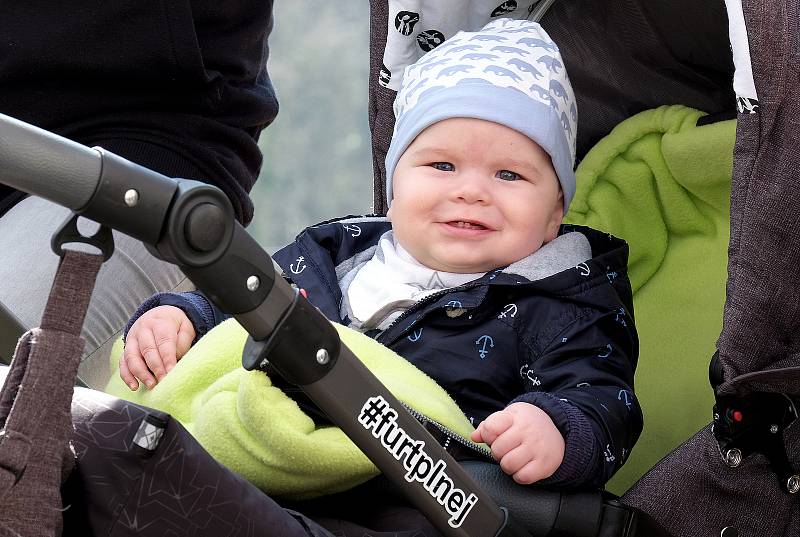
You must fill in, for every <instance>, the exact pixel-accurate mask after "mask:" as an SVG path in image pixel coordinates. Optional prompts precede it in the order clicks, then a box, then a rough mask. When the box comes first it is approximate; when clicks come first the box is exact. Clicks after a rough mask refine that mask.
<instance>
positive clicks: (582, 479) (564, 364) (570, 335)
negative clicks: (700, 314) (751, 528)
mask: <svg viewBox="0 0 800 537" xmlns="http://www.w3.org/2000/svg"><path fill="white" fill-rule="evenodd" d="M543 349H544V350H543V351H542V352H540V353H538V354H534V355H532V354H531V350H530V348H529V349H528V356H529V358H530V363H529V364H524V365H527V367H528V368H529V371H530V374H529V375H528V377H529V378H528V379H527V380H526V383H527V386H528V389H529V390H530V391H528V392H527V393H524V394H523V395H521V396H519V397H518V398H516V399H515V400H514V401H513V402H518V401H524V402H527V403H531V404H534V405H536V406H538V407H540V408H541V409H542V410H544V411H545V412H547V414H548V415H549V416H550V417H551V419H552V420H553V422H554V423H555V425H556V427H558V429H559V430H560V431H561V433H562V434H563V435H564V439H565V443H566V449H565V454H564V461H563V462H562V464H561V466H560V467H559V468H558V470H556V472H555V474H553V475H552V476H551V477H549V478H548V479H547V480H545V481H543V484H548V485H551V486H555V487H558V488H564V489H571V488H579V487H580V488H586V487H591V488H597V487H602V486H603V485H604V484H605V483H606V482H607V481H608V480H609V479H610V478H611V476H612V475H613V474H614V472H616V471H617V470H618V469H619V468H620V467H621V466H622V463H623V462H624V461H625V459H626V458H627V456H628V454H629V453H630V451H631V449H632V448H633V445H634V444H635V443H636V440H637V439H638V438H639V434H640V433H641V431H642V424H643V423H642V422H643V420H642V411H641V409H640V407H639V403H638V401H637V400H636V397H635V395H634V392H633V376H634V371H635V369H636V361H637V358H638V338H637V335H636V329H635V328H634V325H633V320H632V319H631V318H630V317H629V316H628V315H627V314H626V312H625V310H624V309H621V308H617V309H611V310H607V311H598V310H595V309H589V310H588V311H584V312H583V314H582V315H579V316H578V318H577V319H575V320H573V321H572V322H571V323H569V324H568V325H566V327H565V328H564V329H563V330H561V331H560V332H559V333H558V334H557V336H556V337H555V338H553V339H552V340H551V341H550V342H547V343H546V344H545V345H544V347H543ZM521 356H524V354H521ZM530 378H534V379H536V382H533V381H531V380H530Z"/></svg>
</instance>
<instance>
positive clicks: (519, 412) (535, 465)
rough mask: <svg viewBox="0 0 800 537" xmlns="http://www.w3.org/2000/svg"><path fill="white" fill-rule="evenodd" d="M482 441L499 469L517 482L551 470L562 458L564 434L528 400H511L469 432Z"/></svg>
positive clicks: (538, 477)
mask: <svg viewBox="0 0 800 537" xmlns="http://www.w3.org/2000/svg"><path fill="white" fill-rule="evenodd" d="M472 440H473V441H474V442H485V443H486V444H488V445H489V446H490V447H491V448H492V456H493V457H494V458H495V459H497V460H498V461H500V468H502V469H503V471H504V472H505V473H507V474H508V475H510V476H512V477H513V478H514V481H516V482H517V483H519V484H521V485H529V484H531V483H535V482H536V481H539V480H541V479H545V478H547V477H550V476H551V475H553V474H554V473H555V471H556V470H557V469H558V467H559V466H560V465H561V462H562V461H563V460H564V437H563V436H561V432H560V431H559V430H558V428H556V426H555V424H554V423H553V420H551V419H550V416H548V415H547V414H546V413H545V411H544V410H542V409H541V408H539V407H537V406H534V405H531V404H529V403H513V404H511V405H509V406H508V407H507V408H506V409H505V410H501V411H499V412H495V413H494V414H492V415H491V416H489V417H488V418H486V419H485V420H483V421H482V422H481V423H480V425H478V428H477V429H475V431H474V432H473V433H472Z"/></svg>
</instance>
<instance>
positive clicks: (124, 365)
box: [119, 334, 156, 390]
mask: <svg viewBox="0 0 800 537" xmlns="http://www.w3.org/2000/svg"><path fill="white" fill-rule="evenodd" d="M119 376H120V377H121V378H122V380H123V381H125V384H127V385H128V387H129V388H130V389H131V390H136V389H137V388H138V387H139V382H138V381H137V380H136V379H139V380H141V381H142V382H144V383H145V385H147V386H148V387H151V386H153V385H155V382H156V380H155V379H154V378H153V375H152V374H151V373H150V371H149V370H148V369H147V365H146V364H145V362H144V359H143V358H142V355H141V352H140V351H139V344H138V342H137V340H136V338H132V337H130V334H129V337H128V338H127V340H126V341H125V352H124V353H123V355H122V358H121V359H120V361H119Z"/></svg>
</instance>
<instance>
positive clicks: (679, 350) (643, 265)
mask: <svg viewBox="0 0 800 537" xmlns="http://www.w3.org/2000/svg"><path fill="white" fill-rule="evenodd" d="M589 113H591V112H589ZM701 115H703V114H702V113H701V112H698V111H696V110H692V109H689V108H685V107H682V106H665V107H661V108H658V109H655V110H649V111H646V112H642V113H640V114H638V115H636V116H634V117H632V118H630V119H628V120H627V121H624V122H623V123H621V124H620V125H619V126H618V127H617V128H616V129H614V131H613V132H611V134H609V135H608V136H607V137H606V138H604V139H603V140H601V141H600V142H599V143H598V144H597V145H596V146H595V147H594V148H593V149H592V150H591V151H590V152H589V153H588V154H587V155H586V157H585V158H584V160H583V161H582V162H581V163H580V166H579V167H578V169H577V172H576V173H577V178H578V189H577V193H576V195H575V198H574V200H573V201H572V205H571V207H570V211H569V214H568V215H567V220H568V221H570V222H572V223H576V224H584V225H588V226H592V227H594V228H597V229H601V230H603V231H607V232H609V233H612V234H614V235H616V236H618V237H621V238H623V239H625V240H626V241H628V244H629V245H630V263H629V269H630V278H631V283H632V286H633V290H634V307H635V315H636V317H635V319H636V326H637V328H638V331H639V339H640V353H639V366H638V369H637V372H636V393H637V396H638V397H639V399H640V402H641V404H642V408H643V411H644V418H645V425H644V432H643V434H642V437H641V439H640V440H639V442H638V444H637V445H636V447H635V448H634V450H633V453H632V454H631V456H630V459H629V460H628V462H627V464H626V465H625V466H624V467H623V468H622V469H621V470H620V471H619V473H618V474H617V475H616V476H615V477H614V479H613V480H612V481H611V483H610V484H609V488H610V489H611V490H612V491H614V492H616V493H621V492H623V491H625V490H626V489H627V488H628V487H629V486H630V485H631V484H632V483H633V482H634V481H635V480H636V479H637V478H638V477H640V476H641V475H642V473H643V472H645V471H646V470H647V469H649V468H650V467H652V466H653V465H654V464H655V463H656V462H658V461H659V460H660V459H661V458H662V457H663V456H664V455H666V454H667V453H668V452H669V451H671V450H672V449H673V448H674V447H676V446H677V445H678V444H680V443H681V442H683V441H684V440H685V439H687V438H688V437H689V436H690V435H692V434H693V433H694V432H696V431H697V430H698V429H700V428H701V427H702V426H704V425H706V424H707V423H708V422H709V421H710V419H711V407H712V404H713V394H712V392H711V388H710V387H709V384H708V362H709V359H710V358H711V355H712V354H713V352H714V350H715V342H716V340H717V337H718V336H719V333H720V330H721V328H722V308H723V304H724V300H725V280H726V270H727V247H728V237H729V207H730V186H731V170H732V161H733V144H734V139H735V129H736V127H735V121H733V120H731V121H724V122H720V123H714V124H710V125H705V126H702V127H697V126H695V123H696V121H697V119H698V117H700V116H701Z"/></svg>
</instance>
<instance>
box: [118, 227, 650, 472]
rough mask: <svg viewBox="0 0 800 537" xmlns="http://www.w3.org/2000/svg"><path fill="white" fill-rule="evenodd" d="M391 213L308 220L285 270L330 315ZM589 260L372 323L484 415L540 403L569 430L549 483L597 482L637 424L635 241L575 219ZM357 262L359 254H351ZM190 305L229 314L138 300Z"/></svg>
mask: <svg viewBox="0 0 800 537" xmlns="http://www.w3.org/2000/svg"><path fill="white" fill-rule="evenodd" d="M389 229H390V224H389V223H388V222H387V221H386V220H385V219H378V218H372V219H350V220H344V219H343V220H336V221H331V222H326V223H323V224H319V225H317V226H313V227H310V228H308V229H306V230H304V231H303V232H302V233H300V235H298V237H297V238H296V240H295V242H293V243H292V244H290V245H288V246H286V247H285V248H283V249H281V250H280V251H279V252H277V253H276V254H275V255H274V259H275V261H276V262H277V263H278V264H279V265H280V266H281V267H282V269H283V270H284V276H285V277H286V278H287V279H288V280H290V281H291V282H293V283H294V284H296V285H298V286H299V287H300V288H302V289H305V291H306V292H307V295H308V299H309V300H310V301H311V302H312V303H313V304H314V305H315V306H316V307H318V308H319V309H320V310H321V311H322V313H324V314H325V315H326V316H327V317H328V318H329V319H331V320H333V321H336V322H339V323H342V324H345V325H347V324H349V322H350V320H349V319H347V318H344V319H343V318H342V317H341V314H340V304H341V301H342V292H341V289H340V287H339V284H338V279H337V267H338V268H339V274H340V276H341V274H342V271H343V267H348V266H353V265H354V260H363V261H366V259H368V258H369V257H371V253H372V252H373V251H374V248H375V247H376V245H377V243H378V240H379V239H380V237H381V235H382V234H383V233H384V232H386V231H388V230H389ZM569 231H579V232H581V233H583V234H584V235H585V236H586V237H587V238H588V240H589V244H590V245H591V248H592V255H593V257H592V259H590V260H587V261H586V262H585V263H580V264H578V265H577V266H576V267H573V268H570V269H568V270H564V271H561V272H558V273H556V274H553V275H551V276H548V277H545V278H543V279H538V280H535V281H531V280H528V279H527V278H525V277H523V276H520V275H518V274H514V273H510V272H507V271H504V270H497V271H493V272H490V273H487V274H485V275H484V276H483V277H481V278H479V279H477V280H474V281H472V282H469V283H467V284H465V285H462V286H460V287H456V288H451V289H446V290H443V291H441V292H439V293H436V294H433V295H430V296H428V297H426V298H425V299H423V300H422V301H421V302H419V303H418V304H417V305H415V306H414V307H413V308H411V309H410V310H408V311H407V312H405V313H404V314H403V315H402V316H401V317H400V318H399V319H397V320H396V321H395V322H394V323H393V324H392V325H391V326H390V327H389V328H388V329H386V330H385V331H383V332H382V333H368V335H371V336H373V337H375V338H376V340H377V341H379V342H381V343H383V344H384V345H387V346H388V347H389V348H391V349H392V350H394V351H395V352H397V353H398V354H399V355H401V356H403V357H404V358H405V359H407V360H409V361H410V362H411V363H413V364H414V365H415V366H417V367H418V368H419V369H421V370H422V371H424V372H425V373H427V374H428V375H429V376H430V377H432V378H433V379H435V380H436V381H437V382H438V383H439V384H440V385H441V386H442V387H443V388H444V389H445V390H447V391H448V392H449V393H450V395H451V396H452V397H453V398H454V399H455V401H456V402H457V403H458V404H459V406H460V407H461V409H462V410H463V411H464V413H465V414H466V415H467V417H468V418H469V419H470V420H471V421H472V422H473V423H474V424H475V425H477V424H478V423H480V421H482V420H483V419H485V418H486V417H487V416H488V415H489V414H491V413H492V412H495V411H497V410H502V409H503V408H505V407H506V406H508V405H509V404H511V403H512V402H517V401H525V402H528V403H532V404H535V405H536V406H538V407H540V408H542V409H543V410H544V411H545V412H547V414H548V415H549V416H550V417H551V418H552V419H553V421H554V423H555V424H556V426H557V427H558V429H559V430H560V431H561V432H562V434H563V435H564V438H565V440H566V453H565V458H564V462H563V463H562V465H561V467H559V469H558V470H557V471H556V473H555V474H554V475H553V476H551V477H550V478H548V479H547V480H546V481H544V482H543V483H545V484H550V485H553V486H556V487H558V488H576V487H599V486H602V485H603V484H604V483H605V482H606V481H607V480H608V479H609V478H610V477H611V476H612V475H613V473H614V472H615V471H616V470H617V469H618V468H619V467H620V466H621V464H622V462H623V461H624V460H625V459H626V458H627V456H628V454H629V453H630V450H631V448H632V447H633V445H634V443H635V442H636V440H637V439H638V437H639V434H640V432H641V429H642V413H641V410H640V408H639V404H638V402H637V400H636V398H635V396H634V394H633V376H634V369H635V367H636V361H637V356H638V339H637V335H636V330H635V327H634V323H633V307H632V297H631V288H630V282H629V281H628V278H627V271H626V266H627V257H628V247H627V245H626V244H625V243H624V242H623V241H622V240H620V239H617V238H615V237H612V236H611V235H608V234H605V233H601V232H598V231H595V230H592V229H589V228H585V227H580V226H567V225H565V226H562V229H561V233H562V234H563V233H566V232H569ZM356 264H357V263H356ZM157 305H175V306H178V307H180V308H181V309H183V310H184V311H185V312H186V313H187V315H188V316H189V318H190V319H191V320H192V322H193V323H194V325H195V329H196V332H197V334H198V337H199V336H201V335H202V334H204V333H205V332H206V331H208V330H209V329H210V328H211V327H213V326H215V325H216V324H218V323H219V322H221V321H222V320H223V319H224V318H226V317H227V316H226V315H225V314H223V313H222V312H221V311H219V310H218V309H216V308H215V307H214V306H212V305H211V304H210V303H209V302H208V301H207V300H206V299H205V297H203V296H202V295H200V294H198V293H184V294H161V295H156V296H154V297H152V298H151V299H150V300H148V302H146V303H145V304H143V305H142V307H141V308H140V309H139V311H138V312H137V314H136V316H134V318H133V319H132V320H131V322H130V323H129V325H128V326H130V325H131V324H132V323H133V321H135V319H136V318H138V316H139V315H141V313H143V312H144V311H146V310H147V309H150V308H152V307H155V306H157Z"/></svg>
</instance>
